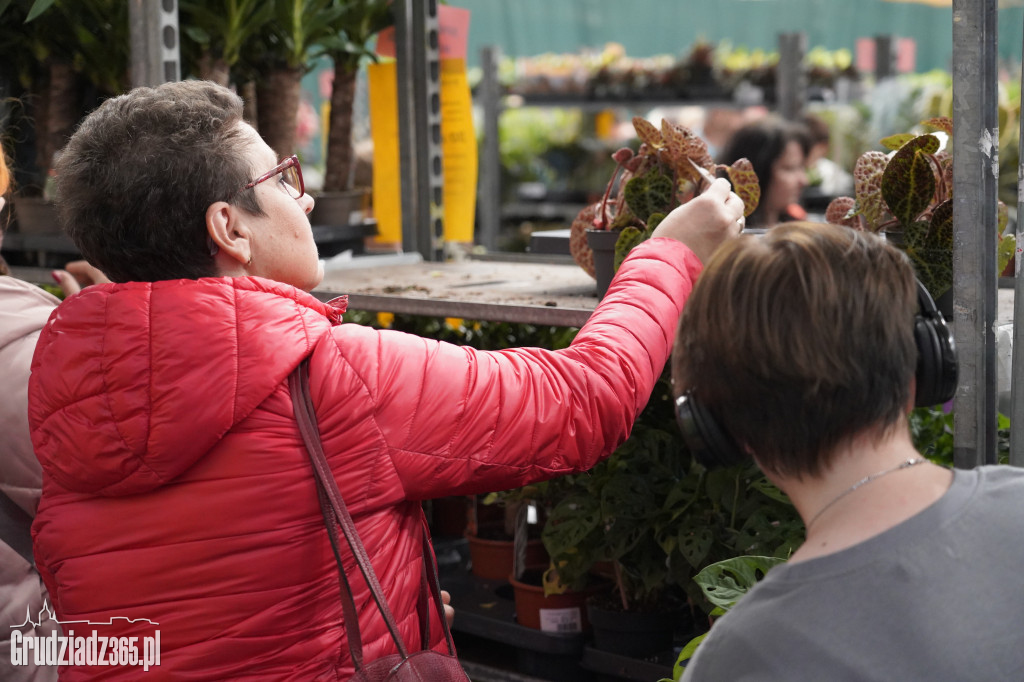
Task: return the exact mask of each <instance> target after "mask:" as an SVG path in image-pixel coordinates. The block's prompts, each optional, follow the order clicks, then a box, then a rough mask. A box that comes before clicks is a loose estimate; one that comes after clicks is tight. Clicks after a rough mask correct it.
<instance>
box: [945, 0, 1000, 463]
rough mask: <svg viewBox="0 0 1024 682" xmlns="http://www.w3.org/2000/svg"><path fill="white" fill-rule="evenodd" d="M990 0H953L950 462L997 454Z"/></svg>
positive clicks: (993, 15)
mask: <svg viewBox="0 0 1024 682" xmlns="http://www.w3.org/2000/svg"><path fill="white" fill-rule="evenodd" d="M996 24H997V7H996V0H953V53H954V54H955V55H956V59H954V60H953V187H954V191H953V225H954V234H953V330H954V333H955V337H956V344H957V350H958V353H959V358H960V382H959V387H958V388H957V393H956V397H955V399H954V421H953V424H954V429H953V461H954V465H955V466H957V467H958V468H971V467H975V466H978V465H980V464H986V463H992V462H995V459H996V429H997V422H996V369H995V366H996V353H995V329H994V327H995V318H996V285H997V280H996V274H997V273H996V238H997V230H998V228H997V222H996V201H997V185H998V180H999V147H998V140H999V122H998V113H997V85H996V39H997V33H998V32H997V30H996Z"/></svg>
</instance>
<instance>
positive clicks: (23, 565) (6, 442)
mask: <svg viewBox="0 0 1024 682" xmlns="http://www.w3.org/2000/svg"><path fill="white" fill-rule="evenodd" d="M9 185H10V174H9V172H8V169H7V164H6V162H5V160H4V156H3V154H2V153H0V195H3V194H6V193H7V190H8V188H9ZM5 202H6V199H5V198H4V197H3V196H0V210H2V209H3V207H4V204H5ZM3 227H4V226H2V225H0V240H2V238H3ZM6 274H7V268H6V264H5V263H4V261H3V259H2V258H0V275H6ZM58 303H60V300H59V299H58V298H57V297H56V296H53V295H51V294H49V293H47V292H46V291H43V290H42V289H41V288H39V287H37V286H35V285H34V284H29V283H28V282H23V281H21V280H20V279H15V278H14V277H8V276H0V376H2V377H3V385H4V391H3V393H2V394H0V434H3V444H2V445H0V496H3V498H2V499H0V515H3V520H2V521H0V527H3V528H6V529H7V530H6V531H5V532H0V679H3V680H11V682H22V681H25V682H27V681H28V680H33V681H35V682H43V681H44V680H56V679H57V667H56V666H47V665H35V663H34V662H32V663H29V664H26V665H19V666H15V665H14V664H13V663H12V661H11V657H10V656H9V655H8V654H7V652H9V651H10V642H11V636H12V634H13V631H14V630H15V629H16V630H18V632H19V634H23V635H27V636H32V637H46V636H48V635H50V633H52V632H59V626H58V625H57V624H56V623H55V622H54V621H53V620H48V621H46V622H43V623H40V621H39V617H38V614H39V611H40V610H42V609H43V608H44V607H43V603H44V601H45V600H46V589H45V588H44V587H43V583H42V580H41V579H40V577H39V573H38V572H36V570H35V567H34V566H33V565H32V563H31V562H30V561H29V558H30V557H26V556H23V555H22V553H20V552H19V549H22V550H23V551H24V549H25V548H27V544H28V538H29V536H28V523H29V520H30V518H31V517H32V516H34V515H35V513H36V505H37V504H39V493H40V489H41V486H42V471H41V470H40V468H39V462H38V461H36V456H35V453H34V452H33V451H32V441H31V439H30V438H29V430H28V407H27V405H28V374H29V364H30V362H31V360H32V352H33V351H34V350H35V346H36V339H38V338H39V331H40V330H41V329H42V328H43V325H44V324H45V323H46V319H47V318H48V317H49V316H50V313H51V312H53V309H54V307H56V306H57V304H58ZM5 534H10V536H9V537H8V536H6V535H5ZM23 546H25V547H24V548H23ZM27 614H31V616H32V617H31V618H27V617H26V616H27ZM12 626H14V627H12Z"/></svg>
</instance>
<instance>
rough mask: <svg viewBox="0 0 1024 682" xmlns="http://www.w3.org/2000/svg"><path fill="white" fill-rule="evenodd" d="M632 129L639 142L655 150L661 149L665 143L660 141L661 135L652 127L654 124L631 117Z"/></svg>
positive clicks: (644, 119)
mask: <svg viewBox="0 0 1024 682" xmlns="http://www.w3.org/2000/svg"><path fill="white" fill-rule="evenodd" d="M633 129H634V130H636V136H637V137H639V138H640V141H641V142H646V143H647V144H649V145H650V146H651V147H654V148H655V149H661V148H662V147H663V146H664V145H665V143H664V141H663V140H662V139H661V133H659V132H658V129H657V128H655V127H654V124H653V123H651V122H650V121H648V120H647V119H646V118H643V117H641V116H634V117H633Z"/></svg>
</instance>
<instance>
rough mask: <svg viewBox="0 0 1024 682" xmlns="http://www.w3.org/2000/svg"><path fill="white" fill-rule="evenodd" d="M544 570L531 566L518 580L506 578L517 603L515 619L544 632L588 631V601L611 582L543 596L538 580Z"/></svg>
mask: <svg viewBox="0 0 1024 682" xmlns="http://www.w3.org/2000/svg"><path fill="white" fill-rule="evenodd" d="M545 569H546V566H545V567H541V566H533V567H531V568H529V569H527V570H526V571H525V572H524V573H523V577H522V578H521V579H520V580H516V579H515V577H514V576H511V575H510V576H509V577H508V578H509V582H510V583H512V590H513V594H514V597H515V604H516V620H517V621H518V622H519V624H520V625H522V626H524V627H528V628H533V629H534V630H543V631H545V632H558V633H563V634H564V633H573V632H590V620H589V619H588V617H587V610H586V602H587V598H588V597H591V596H593V595H595V594H598V593H601V592H607V591H608V590H610V589H611V583H609V582H606V581H604V580H602V579H599V578H595V579H594V582H593V583H592V584H591V585H588V586H587V587H586V588H584V589H583V590H580V591H578V592H574V591H568V592H564V593H562V594H552V595H547V596H545V594H544V586H543V585H542V584H541V578H542V576H543V574H544V570H545Z"/></svg>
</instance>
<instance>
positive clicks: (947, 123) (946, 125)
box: [921, 116, 953, 136]
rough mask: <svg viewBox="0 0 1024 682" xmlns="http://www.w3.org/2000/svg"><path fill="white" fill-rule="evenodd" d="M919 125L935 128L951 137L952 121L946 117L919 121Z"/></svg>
mask: <svg viewBox="0 0 1024 682" xmlns="http://www.w3.org/2000/svg"><path fill="white" fill-rule="evenodd" d="M921 125H926V126H931V127H932V128H937V129H938V130H941V131H942V132H944V133H946V134H947V135H949V136H952V135H953V119H951V118H950V117H948V116H936V117H935V118H928V119H925V120H923V121H921Z"/></svg>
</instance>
